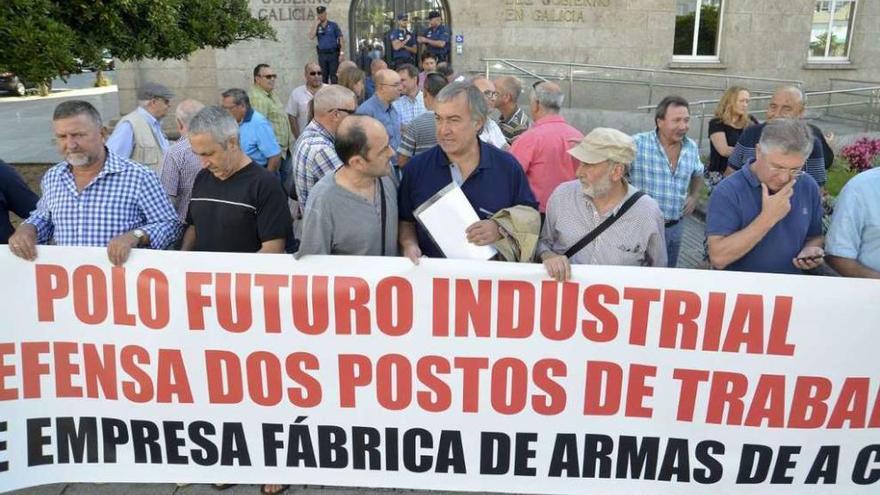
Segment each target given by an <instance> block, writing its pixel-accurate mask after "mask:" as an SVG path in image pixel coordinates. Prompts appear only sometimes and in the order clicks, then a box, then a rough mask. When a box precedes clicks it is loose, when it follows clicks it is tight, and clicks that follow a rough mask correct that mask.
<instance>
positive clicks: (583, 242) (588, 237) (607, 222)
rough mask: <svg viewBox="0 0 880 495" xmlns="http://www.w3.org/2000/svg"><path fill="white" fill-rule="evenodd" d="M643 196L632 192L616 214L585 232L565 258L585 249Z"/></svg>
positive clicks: (642, 192)
mask: <svg viewBox="0 0 880 495" xmlns="http://www.w3.org/2000/svg"><path fill="white" fill-rule="evenodd" d="M644 195H645V192H644V191H636V192H634V193H633V195H632V196H630V197H629V198H627V200H626V201H624V202H623V204H622V205H620V209H619V210H617V213H614V214H612V215H611V216H609V217H608V218H606V219H605V221H604V222H602V223H600V224H599V225H597V226H596V228H595V229H593V230H591V231H589V232H587V235H585V236H583V237H582V238H581V240H579V241H577V242H576V243H575V245H574V246H572V247H570V248H568V251H566V252H565V257H566V258H571V257H572V256H574V255H575V254H577V252H578V251H580V250H581V249H583V248H585V247H586V246H587V244H589V243H591V242H593V239H595V238H596V237H599V234H601V233H602V232H605V230H606V229H607V228H608V227H611V224H613V223H614V222H616V221H617V219H618V218H620V217H622V216H623V214H624V213H626V210H629V208H630V207H631V206H632V205H634V204H635V203H636V201H638V200H639V198H641V197H642V196H644Z"/></svg>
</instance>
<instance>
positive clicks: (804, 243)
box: [706, 119, 825, 274]
mask: <svg viewBox="0 0 880 495" xmlns="http://www.w3.org/2000/svg"><path fill="white" fill-rule="evenodd" d="M812 149H813V134H812V131H811V130H810V128H809V126H808V125H807V124H806V123H805V122H803V121H801V120H797V119H774V120H771V121H770V122H768V123H767V125H766V126H765V127H764V131H763V132H762V133H761V140H760V142H759V144H758V146H757V148H756V151H757V153H756V158H755V160H754V161H752V162H751V163H750V164H749V165H748V166H745V167H743V168H741V169H740V170H739V171H738V172H736V173H735V174H733V175H731V176H729V177H728V178H727V179H725V180H723V181H721V182H720V183H719V184H718V186H717V187H716V188H715V191H714V192H713V193H712V196H711V198H710V199H709V210H708V213H707V215H706V235H707V236H708V243H709V260H710V262H711V263H712V266H713V267H714V268H717V269H719V270H724V269H726V270H737V271H746V272H765V273H793V274H796V273H801V270H811V269H813V268H816V267H818V266H819V265H821V264H822V263H824V257H825V252H824V251H823V249H822V245H823V242H824V239H823V237H822V213H823V210H822V198H821V194H820V193H819V186H818V184H816V181H815V180H814V179H813V178H812V177H810V176H809V175H805V173H804V171H803V167H804V162H805V161H806V160H807V157H809V156H810V152H811V151H812Z"/></svg>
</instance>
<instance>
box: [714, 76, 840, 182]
mask: <svg viewBox="0 0 880 495" xmlns="http://www.w3.org/2000/svg"><path fill="white" fill-rule="evenodd" d="M804 111H805V107H804V94H803V92H801V90H800V89H798V88H796V87H794V86H781V87H779V88H777V89H776V91H775V92H774V93H773V98H771V99H770V104H769V105H768V106H767V122H770V121H772V120H773V119H802V118H804ZM767 122H764V123H763V124H758V125H753V126H749V127H746V129H745V130H744V131H743V133H742V134H741V135H740V137H739V141H737V143H736V146H735V147H734V148H733V152H732V153H731V154H730V158H728V159H727V169H728V170H727V175H730V174H732V173H733V172H736V171H737V170H739V169H741V168H743V166H745V165H748V164H749V163H751V162H753V161H755V158H756V156H755V145H757V144H758V141H760V140H761V133H763V132H764V126H766V125H767ZM810 129H811V130H812V131H813V151H812V152H811V153H810V156H809V158H807V161H806V163H805V164H804V171H805V172H807V173H808V174H810V177H812V178H813V179H815V181H816V183H817V184H819V188H820V189H821V190H823V191H824V189H825V182H826V181H827V180H828V174H827V173H826V172H825V151H824V147H825V146H827V145H825V143H824V141H823V139H822V137H821V136H822V131H820V130H819V129H818V128H817V127H814V126H810Z"/></svg>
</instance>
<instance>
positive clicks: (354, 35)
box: [349, 0, 452, 74]
mask: <svg viewBox="0 0 880 495" xmlns="http://www.w3.org/2000/svg"><path fill="white" fill-rule="evenodd" d="M432 10H436V11H438V12H440V13H441V14H442V15H443V23H444V24H446V27H447V28H449V29H450V30H451V27H450V23H449V9H448V5H447V3H446V2H445V1H442V0H355V1H354V2H352V5H351V10H350V12H349V33H351V34H350V36H349V40H350V41H349V43H350V46H349V53H351V54H352V60H354V61H355V63H357V64H358V67H360V68H361V69H363V70H364V71H366V72H367V73H368V74H369V68H370V62H371V61H372V60H373V59H374V58H381V59H383V60H385V61H386V62H390V58H391V42H390V41H389V39H388V34H389V33H390V32H391V30H392V29H394V26H395V22H396V19H397V16H398V15H400V14H406V15H407V16H408V17H409V24H410V30H411V31H412V32H413V33H414V35H415V36H419V35H421V34H422V33H423V32H424V31H425V30H427V29H428V13H429V12H431V11H432ZM451 41H452V40H450V42H451ZM421 48H422V47H421V46H420V47H419V58H421Z"/></svg>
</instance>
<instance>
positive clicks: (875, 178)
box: [825, 168, 880, 271]
mask: <svg viewBox="0 0 880 495" xmlns="http://www.w3.org/2000/svg"><path fill="white" fill-rule="evenodd" d="M878 206H880V168H874V169H871V170H867V171H865V172H862V173H860V174H859V175H857V176H855V177H853V178H852V179H850V180H849V182H847V183H846V185H845V186H844V187H843V190H842V191H840V195H838V196H837V203H835V204H834V217H833V218H832V219H831V227H829V228H828V236H827V237H826V238H825V252H827V253H828V254H832V255H834V256H840V257H841V258H850V259H854V260H858V262H859V263H861V264H863V265H865V266H867V267H868V268H870V269H872V270H875V271H880V208H878Z"/></svg>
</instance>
